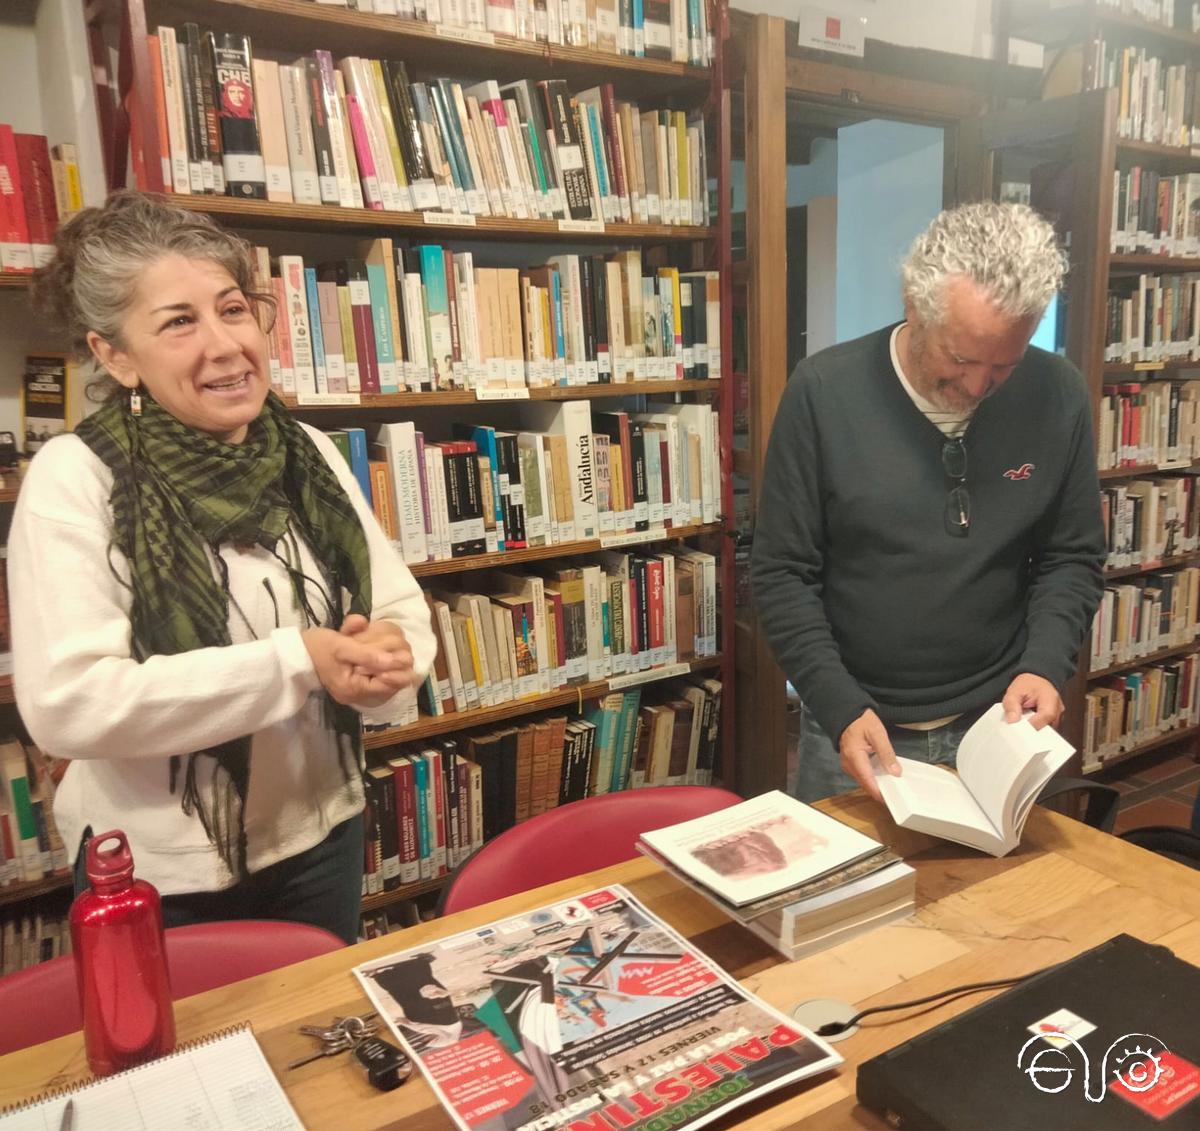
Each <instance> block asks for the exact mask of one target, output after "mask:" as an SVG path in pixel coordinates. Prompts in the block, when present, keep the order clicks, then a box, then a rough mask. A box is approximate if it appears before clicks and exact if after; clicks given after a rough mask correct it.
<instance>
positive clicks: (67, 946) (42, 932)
mask: <svg viewBox="0 0 1200 1131" xmlns="http://www.w3.org/2000/svg"><path fill="white" fill-rule="evenodd" d="M70 953H71V923H70V920H69V919H68V917H67V913H66V912H65V911H51V910H49V909H42V910H38V911H21V912H10V913H8V914H5V915H0V976H3V975H7V974H15V973H16V972H17V971H18V970H25V969H27V968H28V967H30V966H36V965H37V964H38V963H39V962H45V961H47V960H48V959H51V958H58V957H59V955H62V954H70Z"/></svg>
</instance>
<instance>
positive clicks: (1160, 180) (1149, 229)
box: [1109, 165, 1200, 256]
mask: <svg viewBox="0 0 1200 1131" xmlns="http://www.w3.org/2000/svg"><path fill="white" fill-rule="evenodd" d="M1109 250H1110V251H1112V252H1113V253H1114V254H1134V253H1137V254H1145V255H1174V256H1200V174H1197V173H1181V174H1179V175H1177V176H1171V175H1169V174H1166V173H1159V172H1157V171H1156V170H1154V169H1147V168H1144V167H1143V166H1141V165H1133V166H1130V167H1129V168H1118V169H1115V170H1113V210H1112V232H1111V235H1110V246H1109Z"/></svg>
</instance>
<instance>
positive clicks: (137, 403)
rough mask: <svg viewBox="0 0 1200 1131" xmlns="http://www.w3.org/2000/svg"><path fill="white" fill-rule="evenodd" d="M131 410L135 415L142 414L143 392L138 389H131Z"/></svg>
mask: <svg viewBox="0 0 1200 1131" xmlns="http://www.w3.org/2000/svg"><path fill="white" fill-rule="evenodd" d="M129 411H130V412H131V413H133V415H134V416H141V415H142V394H141V393H139V392H138V391H137V389H130V390H129Z"/></svg>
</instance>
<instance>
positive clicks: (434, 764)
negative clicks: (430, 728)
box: [423, 748, 447, 876]
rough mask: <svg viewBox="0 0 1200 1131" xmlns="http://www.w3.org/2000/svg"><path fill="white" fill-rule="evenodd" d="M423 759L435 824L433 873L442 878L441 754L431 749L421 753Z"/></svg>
mask: <svg viewBox="0 0 1200 1131" xmlns="http://www.w3.org/2000/svg"><path fill="white" fill-rule="evenodd" d="M423 757H424V758H425V759H426V761H427V762H428V763H429V796H430V800H431V801H432V803H433V804H432V806H431V809H432V810H433V813H431V816H432V815H434V814H436V816H437V820H436V822H435V825H436V829H437V836H436V838H435V840H434V843H435V844H436V845H437V848H436V849H435V852H436V858H435V861H434V865H435V866H434V873H435V874H436V875H439V876H442V875H445V874H446V871H447V868H446V848H447V840H446V780H445V777H444V775H443V774H442V752H441V751H440V750H437V749H435V748H431V749H429V750H427V751H424V752H423Z"/></svg>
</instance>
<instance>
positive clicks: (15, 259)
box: [0, 122, 83, 273]
mask: <svg viewBox="0 0 1200 1131" xmlns="http://www.w3.org/2000/svg"><path fill="white" fill-rule="evenodd" d="M82 207H83V195H82V193H81V191H80V187H79V162H78V159H77V158H76V156H75V147H74V146H73V145H56V146H54V147H53V149H51V147H50V145H49V143H48V142H47V141H46V139H45V138H44V137H43V136H42V135H41V134H22V133H15V132H14V131H13V128H12V126H10V125H7V124H5V123H3V122H0V271H15V272H19V273H24V272H31V271H33V269H34V268H35V267H41V266H43V265H44V264H46V263H49V262H50V258H51V256H52V255H53V254H54V233H55V230H56V229H57V227H58V223H59V221H60V220H66V219H67V218H68V217H70V216H73V215H74V214H75V213H76V212H78V211H79V210H80V209H81V208H82Z"/></svg>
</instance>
